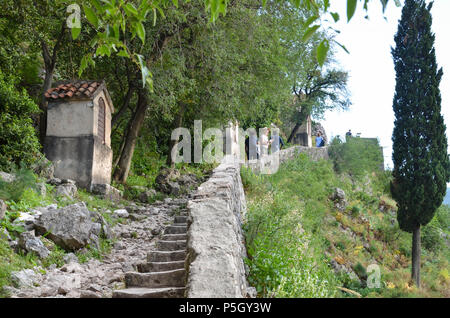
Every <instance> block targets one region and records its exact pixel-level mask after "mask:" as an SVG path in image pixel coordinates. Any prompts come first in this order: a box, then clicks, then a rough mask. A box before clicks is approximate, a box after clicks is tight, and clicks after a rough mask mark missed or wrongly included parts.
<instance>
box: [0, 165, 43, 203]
mask: <svg viewBox="0 0 450 318" xmlns="http://www.w3.org/2000/svg"><path fill="white" fill-rule="evenodd" d="M13 175H15V178H14V180H13V181H12V182H6V181H3V180H2V179H0V198H1V199H2V200H6V201H15V202H19V201H20V200H21V199H22V196H23V195H24V193H25V191H26V190H27V189H30V188H31V189H33V188H35V187H36V177H35V176H34V174H33V172H32V171H31V170H28V169H26V168H24V167H21V168H20V169H18V170H17V169H14V170H13ZM26 195H27V196H33V194H32V193H31V192H29V191H28V192H27V193H26ZM31 199H33V198H31Z"/></svg>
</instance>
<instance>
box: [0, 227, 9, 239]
mask: <svg viewBox="0 0 450 318" xmlns="http://www.w3.org/2000/svg"><path fill="white" fill-rule="evenodd" d="M0 240H5V241H6V240H7V241H8V242H9V241H11V236H10V235H9V232H8V230H7V229H6V228H0Z"/></svg>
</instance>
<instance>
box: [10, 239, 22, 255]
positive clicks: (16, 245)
mask: <svg viewBox="0 0 450 318" xmlns="http://www.w3.org/2000/svg"><path fill="white" fill-rule="evenodd" d="M8 244H9V247H10V248H11V249H12V250H13V251H14V252H16V253H18V252H19V250H20V248H19V240H11V241H10V242H8Z"/></svg>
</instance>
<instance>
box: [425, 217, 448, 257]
mask: <svg viewBox="0 0 450 318" xmlns="http://www.w3.org/2000/svg"><path fill="white" fill-rule="evenodd" d="M434 220H435V219H433V221H431V222H430V223H429V224H427V225H426V226H424V227H423V228H422V234H421V241H422V244H423V247H425V248H426V249H427V250H430V251H438V250H440V249H441V247H442V246H443V245H444V240H443V238H442V237H441V230H440V228H439V226H438V225H437V222H436V221H434Z"/></svg>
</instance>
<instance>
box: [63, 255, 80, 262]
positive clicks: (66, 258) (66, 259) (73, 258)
mask: <svg viewBox="0 0 450 318" xmlns="http://www.w3.org/2000/svg"><path fill="white" fill-rule="evenodd" d="M63 260H64V263H66V264H67V263H76V262H78V257H77V256H76V255H75V254H74V253H68V254H66V255H64V257H63Z"/></svg>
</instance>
